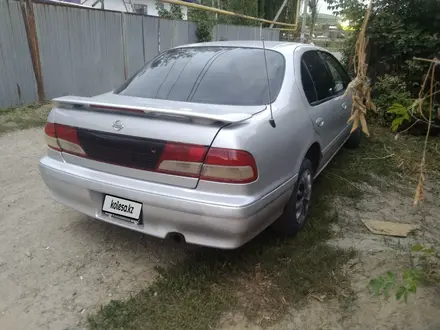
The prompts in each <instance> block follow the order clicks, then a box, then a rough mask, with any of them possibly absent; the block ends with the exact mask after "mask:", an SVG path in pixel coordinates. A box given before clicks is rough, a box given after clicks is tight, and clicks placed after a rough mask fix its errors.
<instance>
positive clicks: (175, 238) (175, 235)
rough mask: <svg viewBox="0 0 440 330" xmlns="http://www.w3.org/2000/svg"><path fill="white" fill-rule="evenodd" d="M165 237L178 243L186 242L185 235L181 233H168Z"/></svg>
mask: <svg viewBox="0 0 440 330" xmlns="http://www.w3.org/2000/svg"><path fill="white" fill-rule="evenodd" d="M165 238H166V239H168V240H172V241H174V242H175V243H178V244H180V243H185V236H183V235H182V234H181V233H168V234H167V236H166V237H165Z"/></svg>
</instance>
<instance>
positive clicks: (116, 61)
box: [34, 4, 124, 99]
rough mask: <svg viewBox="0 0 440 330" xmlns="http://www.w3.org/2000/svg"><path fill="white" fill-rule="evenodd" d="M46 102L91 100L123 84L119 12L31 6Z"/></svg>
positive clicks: (41, 5) (39, 5)
mask: <svg viewBox="0 0 440 330" xmlns="http://www.w3.org/2000/svg"><path fill="white" fill-rule="evenodd" d="M34 9H35V19H36V25H37V35H38V43H39V48H40V58H41V66H42V72H43V82H44V88H45V92H46V98H48V99H51V98H54V97H57V96H62V95H72V94H74V95H78V96H92V95H96V94H100V93H104V92H108V91H110V90H112V89H114V88H115V87H117V86H118V85H119V84H121V83H122V82H123V81H124V58H123V43H122V20H121V15H122V14H121V13H114V12H108V11H100V10H88V9H79V8H73V7H64V6H51V5H44V4H34Z"/></svg>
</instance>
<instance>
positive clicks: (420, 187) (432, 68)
mask: <svg viewBox="0 0 440 330" xmlns="http://www.w3.org/2000/svg"><path fill="white" fill-rule="evenodd" d="M419 60H423V61H430V60H426V59H419ZM434 63H438V61H436V60H433V61H432V63H431V66H430V67H429V70H428V74H427V75H426V78H425V81H424V83H423V87H422V89H421V91H420V95H419V100H418V101H419V102H418V106H419V112H420V114H422V115H423V110H422V107H423V101H424V100H426V99H427V98H429V118H428V119H427V121H428V130H427V132H426V137H425V145H424V148H423V155H422V161H421V163H420V176H419V183H418V184H417V188H416V194H415V196H414V202H413V206H414V207H416V206H417V205H418V204H419V202H421V201H422V200H423V198H424V194H423V188H424V185H425V169H426V154H427V150H428V141H429V135H430V134H431V127H432V109H433V105H434V86H435V84H436V82H435V70H436V66H435V65H433V64H434ZM429 77H430V78H431V86H430V88H429V94H428V96H423V92H424V90H425V86H426V83H427V81H428V78H429Z"/></svg>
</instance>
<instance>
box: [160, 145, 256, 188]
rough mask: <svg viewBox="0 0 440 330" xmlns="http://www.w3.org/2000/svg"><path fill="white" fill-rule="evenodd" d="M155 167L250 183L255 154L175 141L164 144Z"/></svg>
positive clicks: (164, 171)
mask: <svg viewBox="0 0 440 330" xmlns="http://www.w3.org/2000/svg"><path fill="white" fill-rule="evenodd" d="M157 171H158V172H162V173H168V174H174V175H181V176H189V177H199V176H200V179H201V180H206V181H216V182H225V183H250V182H253V181H255V180H256V179H257V177H258V172H257V166H256V164H255V160H254V157H252V155H251V154H250V153H248V152H246V151H242V150H235V149H222V148H209V150H208V147H205V146H199V145H187V144H174V143H168V144H167V145H166V147H165V150H164V152H163V154H162V157H161V159H160V161H159V163H158V166H157Z"/></svg>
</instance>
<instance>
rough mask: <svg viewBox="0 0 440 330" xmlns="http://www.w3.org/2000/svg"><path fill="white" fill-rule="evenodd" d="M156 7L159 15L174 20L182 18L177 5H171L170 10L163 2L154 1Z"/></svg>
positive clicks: (180, 10)
mask: <svg viewBox="0 0 440 330" xmlns="http://www.w3.org/2000/svg"><path fill="white" fill-rule="evenodd" d="M156 9H157V12H158V14H159V16H160V17H163V18H168V19H176V20H181V19H183V13H182V9H181V8H180V6H179V5H171V6H170V10H168V9H166V8H165V5H164V4H163V2H156Z"/></svg>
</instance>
